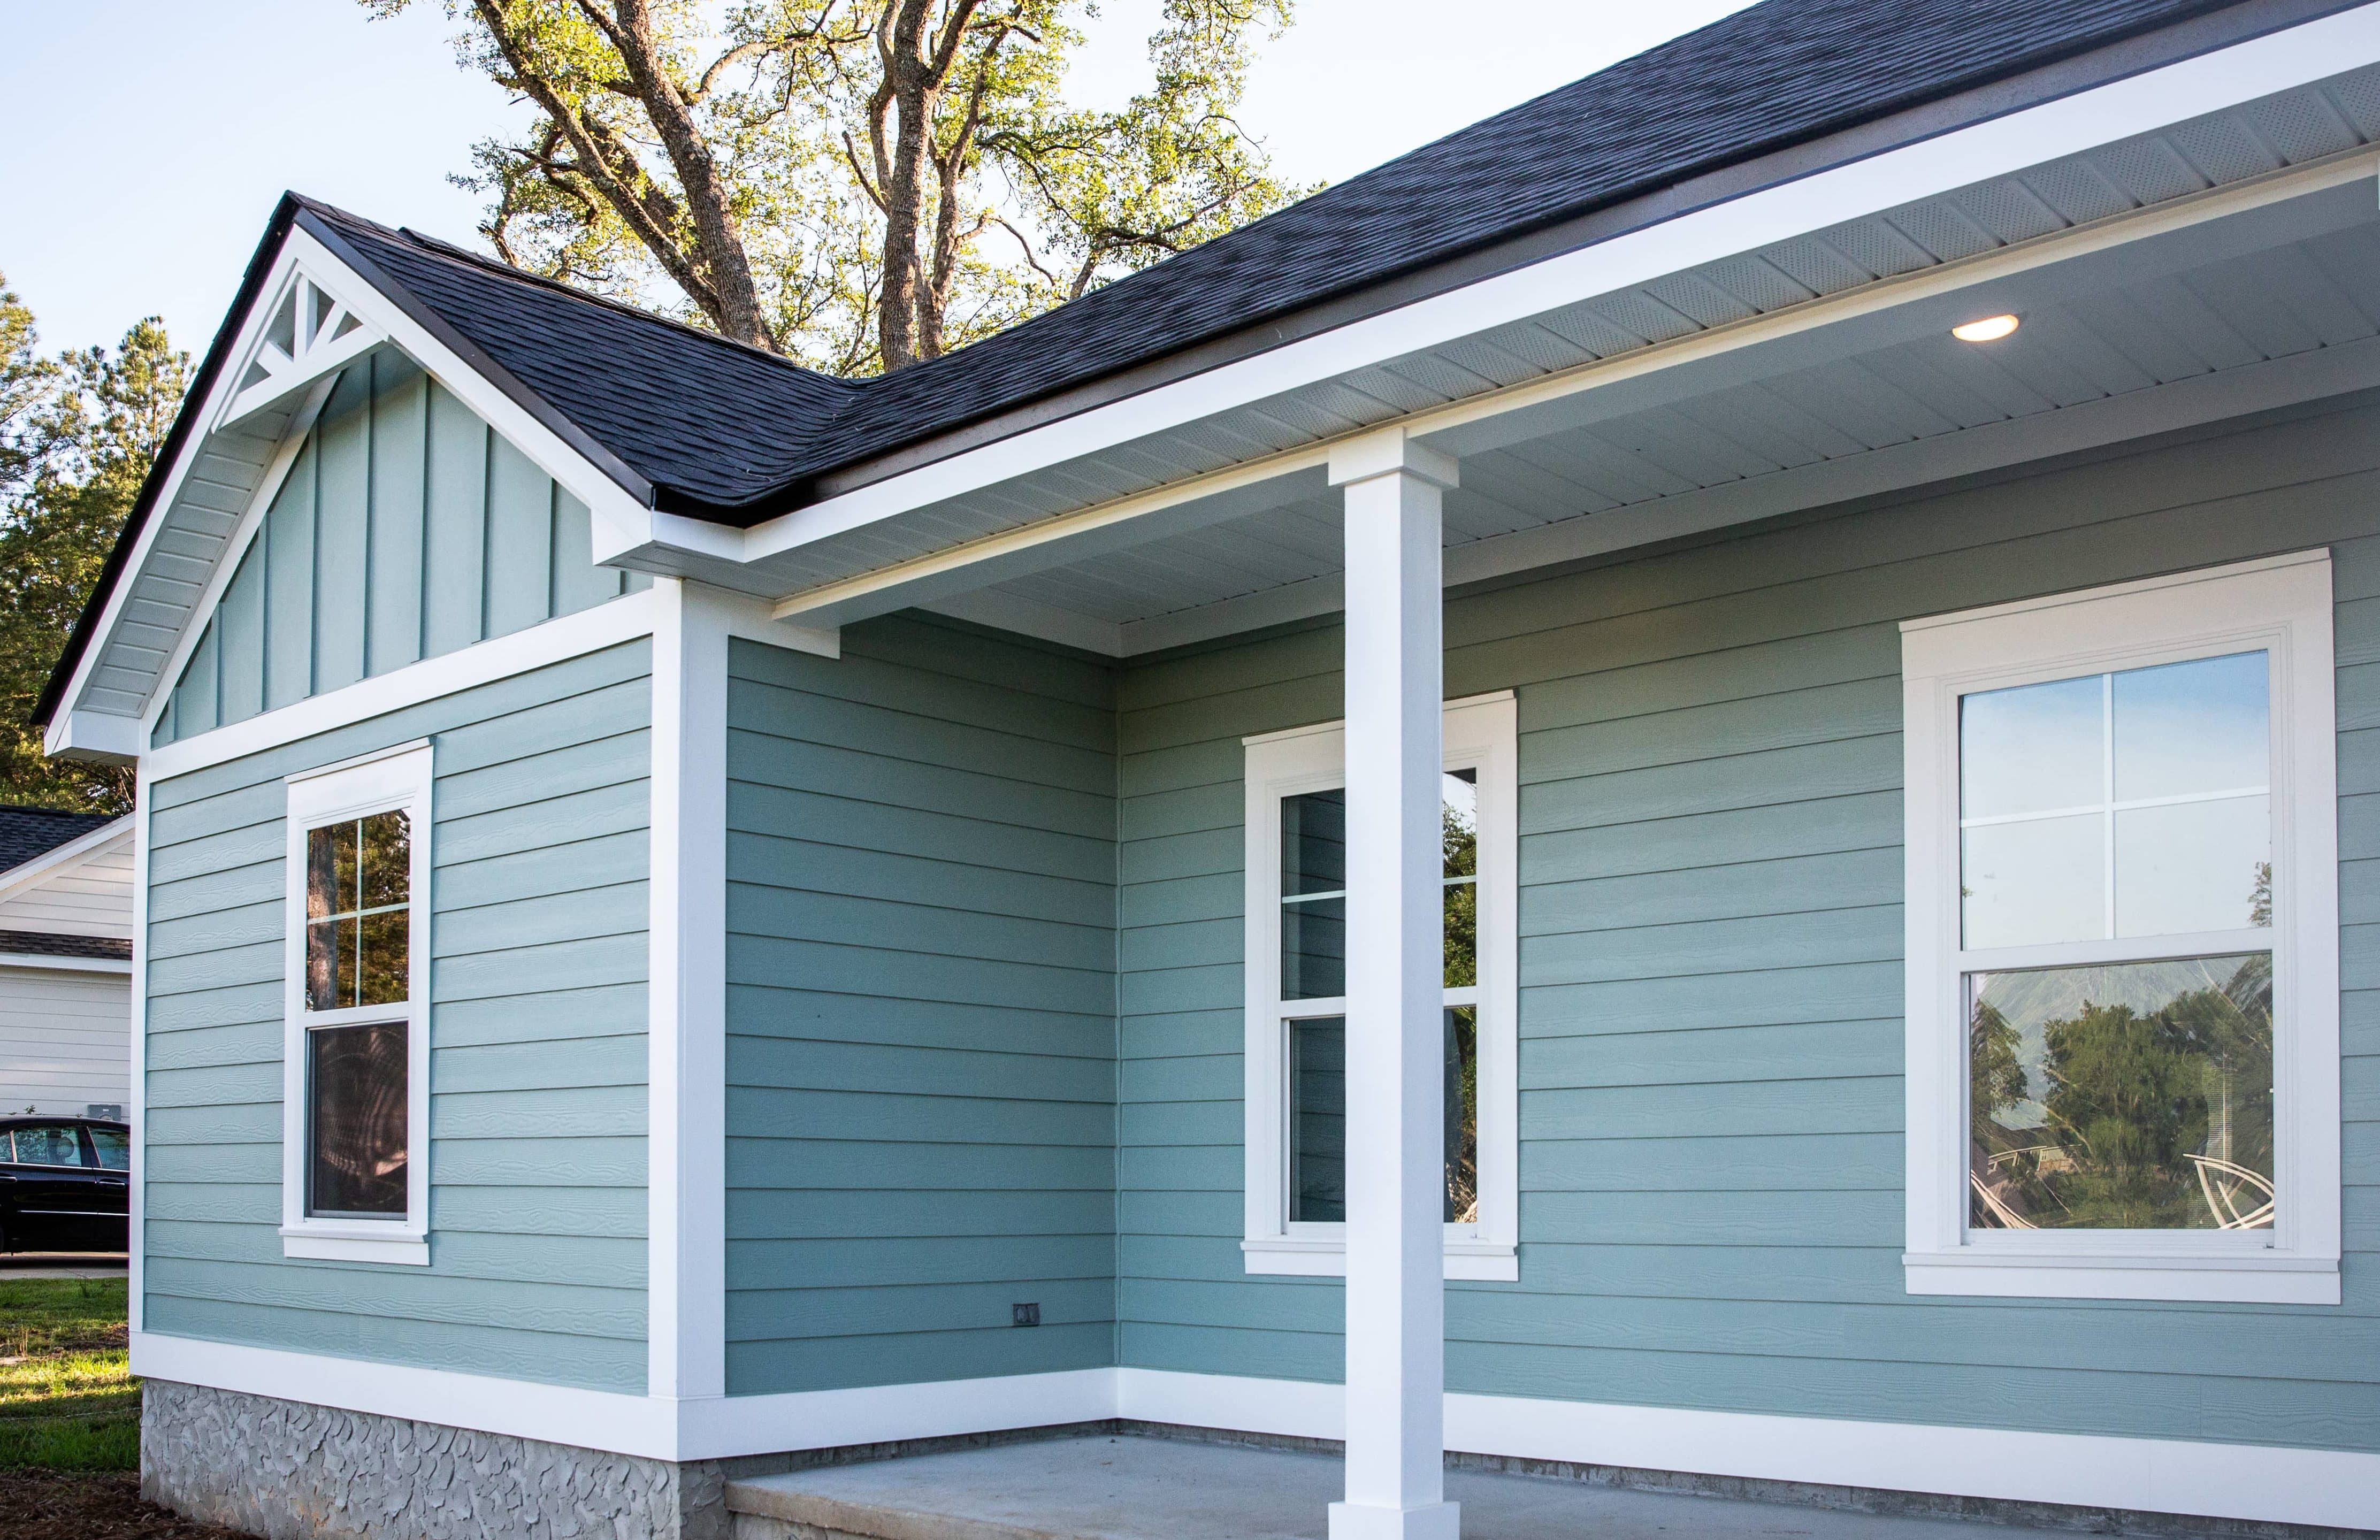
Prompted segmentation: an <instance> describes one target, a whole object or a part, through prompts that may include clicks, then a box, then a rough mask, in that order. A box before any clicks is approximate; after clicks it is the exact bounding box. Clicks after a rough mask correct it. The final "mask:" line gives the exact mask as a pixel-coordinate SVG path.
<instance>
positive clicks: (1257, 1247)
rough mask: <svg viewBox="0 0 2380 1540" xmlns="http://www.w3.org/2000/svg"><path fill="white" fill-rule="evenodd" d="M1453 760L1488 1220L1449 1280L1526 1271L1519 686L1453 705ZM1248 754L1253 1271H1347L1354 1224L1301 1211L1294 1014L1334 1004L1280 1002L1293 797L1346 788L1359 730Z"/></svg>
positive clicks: (1452, 1250) (1470, 1233) (1456, 1240)
mask: <svg viewBox="0 0 2380 1540" xmlns="http://www.w3.org/2000/svg"><path fill="white" fill-rule="evenodd" d="M1443 721H1444V732H1445V750H1446V759H1445V764H1446V768H1447V769H1449V770H1460V769H1464V768H1475V769H1476V770H1477V771H1478V785H1479V812H1478V818H1479V881H1478V894H1479V897H1478V904H1479V908H1478V935H1479V986H1478V995H1477V999H1478V1011H1479V1016H1478V1024H1479V1025H1478V1031H1479V1049H1478V1051H1479V1068H1478V1085H1479V1109H1478V1119H1479V1127H1478V1140H1479V1155H1478V1158H1479V1221H1478V1222H1477V1223H1476V1224H1469V1225H1448V1226H1447V1227H1446V1276H1447V1277H1448V1278H1451V1279H1484V1280H1500V1281H1505V1282H1509V1281H1512V1280H1513V1279H1517V1278H1518V1277H1519V1276H1520V1261H1519V1252H1518V1244H1519V1240H1520V1138H1519V1134H1520V1092H1519V1086H1520V1079H1519V1072H1518V1063H1517V1061H1518V1057H1519V1021H1520V987H1519V986H1520V979H1519V945H1518V940H1517V937H1518V933H1519V924H1518V921H1519V871H1520V834H1519V830H1520V819H1519V765H1518V738H1517V712H1516V709H1515V706H1514V702H1513V698H1512V692H1511V691H1510V690H1502V691H1499V692H1497V693H1495V694H1493V695H1484V696H1472V697H1466V698H1464V699H1462V700H1450V701H1448V702H1447V703H1446V708H1445V715H1444V718H1443ZM1241 742H1242V745H1243V746H1244V748H1245V756H1246V760H1245V796H1246V815H1245V829H1246V831H1247V833H1246V841H1247V843H1246V856H1245V864H1244V867H1243V870H1244V871H1245V874H1246V907H1245V913H1246V925H1245V934H1246V952H1245V959H1246V965H1245V968H1244V969H1243V970H1242V972H1243V974H1244V976H1245V980H1246V1053H1245V1065H1246V1101H1245V1108H1246V1132H1245V1151H1246V1161H1247V1181H1246V1227H1245V1236H1244V1237H1243V1239H1242V1240H1241V1242H1240V1250H1241V1253H1242V1255H1243V1258H1244V1260H1245V1267H1246V1270H1247V1271H1248V1272H1250V1273H1286V1274H1296V1275H1302V1276H1306V1277H1318V1278H1343V1277H1344V1276H1346V1272H1347V1242H1346V1236H1345V1227H1344V1226H1342V1225H1318V1224H1299V1225H1292V1224H1291V1223H1290V1222H1289V1219H1288V1183H1289V1177H1288V1161H1289V1152H1288V1131H1289V1122H1288V1119H1289V1110H1288V1073H1289V1071H1288V1064H1287V1062H1286V1057H1287V1056H1286V1052H1285V1048H1286V1043H1285V1038H1286V1034H1284V1033H1283V1032H1282V1031H1281V1017H1282V1016H1283V1015H1284V1014H1285V1013H1288V1012H1290V1011H1298V1012H1307V1013H1316V1012H1313V1011H1312V1008H1313V1007H1315V1006H1316V1005H1318V1004H1321V1003H1323V1002H1319V1001H1313V1000H1295V1001H1289V1002H1284V1001H1283V1000H1281V970H1280V968H1279V966H1278V965H1277V964H1269V960H1273V959H1278V958H1279V957H1280V955H1281V902H1280V898H1281V798H1282V797H1284V796H1292V795H1294V794H1298V793H1300V792H1314V791H1327V790H1329V789H1330V788H1331V787H1334V786H1343V785H1345V784H1346V782H1347V775H1346V727H1345V724H1344V723H1343V722H1335V721H1333V722H1321V723H1318V724H1316V725H1314V726H1311V727H1299V728H1293V729H1291V730H1290V731H1288V732H1285V733H1268V734H1260V735H1258V736H1256V737H1251V738H1245V739H1243V740H1241ZM1318 1014H1332V1012H1330V1011H1322V1012H1318Z"/></svg>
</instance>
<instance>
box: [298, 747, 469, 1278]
mask: <svg viewBox="0 0 2380 1540" xmlns="http://www.w3.org/2000/svg"><path fill="white" fill-rule="evenodd" d="M435 782H436V755H435V750H434V749H433V748H432V747H431V744H430V743H429V741H428V740H427V739H420V740H416V741H415V742H413V743H409V744H403V745H399V746H396V747H395V748H392V749H385V750H383V751H380V752H378V753H373V754H366V755H361V756H358V757H357V758H352V759H346V760H342V761H340V762H339V763H337V764H335V765H325V766H322V767H321V768H319V769H316V770H305V771H300V772H298V773H297V774H295V775H291V776H288V777H286V778H285V780H284V782H283V786H284V788H285V796H286V798H287V801H286V805H285V810H284V815H283V819H282V824H283V841H284V851H285V854H284V855H283V865H282V884H283V895H282V928H283V937H282V1038H281V1255H284V1256H303V1257H312V1258H317V1259H326V1260H331V1261H340V1262H382V1263H395V1264H397V1265H400V1266H406V1267H428V1266H429V1265H430V1243H429V1235H430V1162H431V1153H432V1142H431V1130H430V961H431V955H432V950H431V949H432V945H433V938H432V936H431V902H430V899H431V867H432V866H433V864H434V863H433V861H432V851H431V843H432V832H431V831H432V830H433V829H434V828H435V826H436V819H435V808H434V806H433V804H432V794H433V788H434V786H435ZM385 812H402V813H404V814H405V815H406V816H407V818H408V819H410V820H411V823H412V831H413V832H412V837H411V839H410V840H409V841H408V842H407V856H408V867H409V869H408V870H407V906H408V910H409V913H408V914H407V916H406V928H407V948H406V964H407V979H406V998H405V1000H403V1001H401V1002H398V1003H396V1004H393V1005H387V1006H377V1007H375V1006H355V1007H349V1008H346V1009H333V1010H328V1011H317V1010H313V1009H310V1007H309V1006H308V1005H307V1003H306V973H307V969H306V942H307V914H306V904H307V879H308V870H307V849H306V844H307V835H308V833H309V832H310V831H312V830H315V829H319V828H322V827H323V826H325V825H329V824H335V823H341V822H345V821H346V820H348V819H357V818H362V817H366V816H368V815H370V814H373V813H385ZM388 1022H403V1023H404V1024H405V1031H406V1039H405V1042H406V1086H405V1090H406V1150H405V1153H406V1163H405V1188H406V1201H405V1213H404V1215H403V1216H402V1217H401V1218H390V1219H357V1218H348V1217H340V1218H331V1217H317V1216H314V1215H311V1214H309V1213H308V1212H307V1201H308V1200H307V1151H308V1148H309V1145H310V1140H309V1139H308V1136H307V1117H308V1114H309V1112H310V1102H311V1098H310V1097H309V1096H308V1095H307V1087H306V1077H307V1070H308V1067H309V1064H310V1059H311V1054H310V1046H311V1045H310V1042H309V1040H308V1034H309V1033H310V1032H311V1031H314V1030H316V1029H320V1028H328V1027H337V1026H347V1025H365V1024H381V1023H388Z"/></svg>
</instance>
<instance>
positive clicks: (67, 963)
mask: <svg viewBox="0 0 2380 1540" xmlns="http://www.w3.org/2000/svg"><path fill="white" fill-rule="evenodd" d="M0 968H29V969H41V970H46V971H47V972H50V973H120V974H123V975H124V976H127V977H129V976H131V974H132V964H131V962H130V961H129V960H126V961H123V962H118V961H117V960H116V959H115V958H113V957H50V956H45V955H44V954H42V953H41V952H0Z"/></svg>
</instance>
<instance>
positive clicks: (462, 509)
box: [156, 348, 652, 744]
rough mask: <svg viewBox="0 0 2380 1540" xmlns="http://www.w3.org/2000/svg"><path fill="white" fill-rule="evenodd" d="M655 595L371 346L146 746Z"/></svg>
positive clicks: (314, 433)
mask: <svg viewBox="0 0 2380 1540" xmlns="http://www.w3.org/2000/svg"><path fill="white" fill-rule="evenodd" d="M651 584H652V579H651V578H650V576H646V575H645V574H642V573H624V572H618V571H614V570H613V569H611V568H607V567H598V566H596V565H595V564H594V556H593V546H592V526H591V525H590V524H589V515H588V511H587V505H586V504H585V503H581V502H579V501H578V500H577V498H575V497H573V496H571V495H570V493H568V492H566V491H563V490H562V489H561V488H560V487H558V486H556V485H555V484H554V481H553V478H551V477H549V476H547V475H546V474H545V473H544V472H543V471H541V470H540V469H538V467H536V466H534V465H532V464H531V463H530V462H529V460H528V457H527V456H525V455H522V454H521V452H520V451H519V450H517V449H516V448H514V447H513V446H512V444H511V443H508V442H507V441H506V440H504V438H503V437H502V436H500V435H499V434H498V433H497V432H496V431H495V430H493V429H492V428H490V427H489V426H488V425H487V424H486V423H485V422H483V421H481V420H480V418H478V417H477V416H475V415H474V414H473V413H472V411H471V409H470V408H469V407H468V406H464V405H463V404H462V403H461V402H460V401H458V400H456V399H455V397H454V396H453V395H451V394H448V393H447V392H446V390H445V389H444V387H443V386H441V385H439V384H438V383H437V382H435V381H432V380H431V378H430V377H429V376H428V375H426V374H424V373H423V372H422V371H421V370H420V369H419V368H418V367H417V366H416V365H415V364H414V363H413V361H412V360H411V359H409V358H406V357H405V356H404V355H403V354H401V353H399V352H397V351H395V349H393V348H382V349H380V350H379V351H377V352H375V353H373V354H371V355H370V357H368V358H364V359H362V360H360V361H358V362H357V363H355V364H352V365H349V366H348V368H347V369H346V370H345V371H344V372H343V373H341V374H340V375H339V377H338V380H337V382H336V384H335V385H334V387H333V388H332V391H331V394H330V396H329V398H328V399H327V400H326V401H325V402H324V403H323V407H322V417H321V418H320V419H319V420H318V421H317V422H316V424H315V426H314V427H313V428H312V429H311V430H310V431H309V432H308V434H307V436H306V441H305V443H304V444H303V445H302V446H301V447H300V448H299V450H298V452H297V456H296V458H295V459H294V460H292V461H291V462H290V466H289V471H288V475H287V477H286V479H284V480H283V481H282V483H281V486H280V490H279V491H276V492H275V493H274V494H273V504H272V506H271V508H269V509H268V510H267V511H266V514H265V516H264V521H263V525H262V527H261V528H260V529H259V530H258V531H257V534H256V538H255V540H253V541H252V542H251V543H250V544H249V548H248V551H247V553H246V554H245V555H244V556H243V557H242V558H241V560H240V564H239V565H238V567H237V568H236V569H235V570H234V572H233V574H232V576H231V580H230V581H229V582H228V583H227V584H226V585H225V588H224V591H223V597H222V599H221V600H219V601H218V603H217V605H216V609H215V612H214V614H213V615H212V617H211V618H210V619H209V621H208V623H207V628H206V630H205V631H204V632H203V633H202V634H201V636H200V641H199V644H198V646H197V647H196V648H195V649H193V650H192V651H191V654H190V661H189V662H188V664H187V665H186V666H185V667H184V669H183V671H182V676H181V678H180V679H179V680H178V681H177V682H176V685H175V687H174V693H173V697H172V699H171V701H170V702H169V704H168V706H167V709H166V711H165V713H164V717H163V718H162V719H161V721H159V723H158V731H157V738H156V741H157V742H158V743H160V744H167V743H172V742H174V741H176V739H177V738H189V737H195V736H197V735H198V734H200V733H204V732H208V731H210V730H211V729H213V728H216V727H220V726H224V725H225V724H228V723H230V722H235V721H243V720H245V719H247V718H249V717H252V716H255V715H257V714H258V713H259V712H261V711H266V710H270V709H273V708H274V707H279V706H286V705H288V704H289V703H290V702H292V701H295V700H301V699H304V698H305V697H308V696H313V695H321V694H323V693H325V692H327V691H330V690H334V689H337V688H339V687H340V686H341V685H351V684H354V683H355V682H356V681H357V680H358V679H362V678H365V677H367V676H370V675H373V674H381V673H388V672H389V671H390V670H391V669H395V668H402V667H404V666H405V665H406V664H407V663H412V662H418V661H420V660H421V659H424V658H434V657H437V656H438V655H440V654H441V653H446V652H452V651H455V649H459V648H464V647H468V646H470V645H471V644H472V643H474V642H480V641H485V640H487V639H488V638H490V637H501V636H504V635H505V634H507V633H509V632H513V631H517V630H520V629H522V628H523V627H525V626H529V625H535V624H538V623H539V622H540V621H545V620H551V619H553V617H555V616H557V615H566V614H570V613H572V612H576V611H579V610H584V609H588V608H589V607H590V606H593V605H596V604H601V603H602V602H603V601H604V600H608V599H613V598H617V597H618V596H619V595H621V594H624V593H632V592H635V591H637V590H638V589H642V588H650V586H651Z"/></svg>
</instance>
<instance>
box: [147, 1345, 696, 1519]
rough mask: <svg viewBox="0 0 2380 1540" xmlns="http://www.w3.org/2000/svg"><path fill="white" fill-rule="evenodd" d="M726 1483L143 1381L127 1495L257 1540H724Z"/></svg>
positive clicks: (504, 1440)
mask: <svg viewBox="0 0 2380 1540" xmlns="http://www.w3.org/2000/svg"><path fill="white" fill-rule="evenodd" d="M724 1491H725V1473H724V1472H723V1470H722V1467H720V1466H719V1465H717V1464H716V1463H710V1462H706V1463H701V1464H688V1465H675V1464H672V1463H670V1462H669V1461H661V1460H645V1459H640V1458H637V1457H636V1456H633V1455H624V1454H604V1453H601V1452H600V1451H598V1450H594V1449H576V1448H573V1447H571V1446H569V1445H566V1444H546V1443H540V1442H539V1441H538V1440H536V1439H533V1438H515V1437H508V1436H506V1435H504V1434H495V1433H473V1432H471V1431H469V1430H468V1429H465V1428H455V1427H447V1426H445V1425H443V1424H439V1423H417V1422H409V1421H407V1420H406V1419H404V1418H401V1417H379V1416H373V1415H370V1414H369V1413H357V1412H341V1411H337V1410H335V1409H334V1408H331V1407H327V1406H314V1405H310V1404H309V1403H307V1402H304V1401H278V1400H275V1399H273V1398H272V1397H270V1396H250V1395H243V1394H241V1393H240V1392H238V1391H236V1390H213V1389H209V1388H205V1387H202V1386H197V1385H182V1384H177V1383H176V1382H174V1381H172V1380H164V1379H152V1380H149V1381H147V1382H146V1384H145V1385H144V1386H143V1388H142V1393H141V1399H140V1492H141V1495H142V1496H143V1497H145V1498H148V1499H149V1500H150V1501H152V1502H156V1503H162V1504H164V1506H165V1507H167V1508H170V1509H173V1510H176V1512H179V1513H183V1514H186V1515H188V1516H189V1517H190V1518H193V1519H200V1520H204V1521H206V1522H210V1523H217V1524H223V1525H225V1526H227V1527H229V1528H232V1529H237V1530H245V1531H247V1532H248V1533H249V1534H258V1535H262V1536H264V1537H265V1540H578V1537H585V1540H724V1537H725V1536H726V1534H727V1533H728V1524H727V1511H726V1509H725V1507H724V1506H723V1503H722V1498H723V1495H724Z"/></svg>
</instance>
